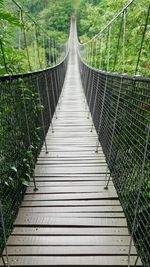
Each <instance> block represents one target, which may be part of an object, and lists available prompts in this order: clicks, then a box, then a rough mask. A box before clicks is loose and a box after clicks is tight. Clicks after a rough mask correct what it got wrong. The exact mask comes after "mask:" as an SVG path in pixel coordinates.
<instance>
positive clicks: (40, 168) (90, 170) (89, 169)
mask: <svg viewBox="0 0 150 267" xmlns="http://www.w3.org/2000/svg"><path fill="white" fill-rule="evenodd" d="M106 171H107V166H98V167H88V166H86V167H84V166H82V168H80V167H74V168H72V167H67V168H65V167H61V166H60V167H59V168H58V167H56V166H55V167H54V166H53V168H51V167H50V166H49V165H45V166H44V167H43V166H42V165H41V166H40V165H37V166H36V168H35V175H40V174H41V173H44V174H48V173H51V174H53V173H72V174H74V173H104V174H105V173H106Z"/></svg>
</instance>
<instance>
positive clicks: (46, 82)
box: [44, 73, 54, 133]
mask: <svg viewBox="0 0 150 267" xmlns="http://www.w3.org/2000/svg"><path fill="white" fill-rule="evenodd" d="M44 78H45V86H46V94H47V100H48V108H49V115H50V120H51V126H52V133H54V128H53V123H52V112H51V105H50V98H49V92H48V91H49V89H48V81H47V75H46V73H44Z"/></svg>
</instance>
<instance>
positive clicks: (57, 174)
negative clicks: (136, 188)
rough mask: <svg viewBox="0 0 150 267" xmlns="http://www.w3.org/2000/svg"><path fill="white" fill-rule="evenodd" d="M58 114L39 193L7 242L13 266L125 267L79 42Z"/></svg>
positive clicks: (124, 243) (124, 239)
mask: <svg viewBox="0 0 150 267" xmlns="http://www.w3.org/2000/svg"><path fill="white" fill-rule="evenodd" d="M73 43H74V42H73ZM57 116H58V118H57V119H56V118H54V119H53V124H54V131H55V132H54V133H52V131H51V128H50V129H49V132H48V135H47V143H48V150H49V153H48V154H45V150H44V147H43V149H42V151H41V154H40V156H39V159H38V162H37V165H36V169H35V178H36V181H37V186H38V191H36V192H34V191H33V183H32V182H31V183H30V186H29V188H28V189H27V191H26V194H25V197H24V201H23V203H22V206H21V208H20V211H19V214H18V217H17V219H16V221H15V223H14V230H13V232H12V234H11V236H10V237H9V239H8V243H7V244H8V253H9V255H10V256H9V260H10V265H11V266H53V265H57V266H62V265H64V266H66V265H67V266H69V265H71V266H73V265H79V266H84V265H85V266H87V265H91V266H94V265H99V266H127V260H128V257H127V255H128V246H129V240H130V237H129V233H128V229H127V223H126V219H125V217H124V213H123V210H122V208H121V206H120V203H119V200H118V196H117V194H116V191H115V188H114V186H113V183H112V181H111V183H110V187H109V190H104V185H105V172H106V167H107V166H106V161H105V157H104V154H103V152H102V149H101V148H100V149H99V153H98V154H97V153H95V144H96V140H97V134H96V131H95V129H94V130H93V132H90V126H91V124H92V120H91V118H90V119H87V110H85V97H84V93H83V90H82V86H81V81H80V77H79V69H78V65H77V56H76V51H75V47H74V45H73V44H72V48H71V52H70V58H69V66H68V71H67V76H66V80H65V86H64V90H63V94H62V96H61V101H60V107H57ZM135 260H136V250H135V248H134V246H133V247H132V256H131V266H133V265H134V262H135ZM137 265H138V266H141V264H140V261H139V262H138V264H137Z"/></svg>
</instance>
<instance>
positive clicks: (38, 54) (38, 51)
mask: <svg viewBox="0 0 150 267" xmlns="http://www.w3.org/2000/svg"><path fill="white" fill-rule="evenodd" d="M34 27H35V37H36V43H37V56H38V61H39V67H40V69H42V64H41V60H40V50H39V46H38V32H37V28H36V24H34Z"/></svg>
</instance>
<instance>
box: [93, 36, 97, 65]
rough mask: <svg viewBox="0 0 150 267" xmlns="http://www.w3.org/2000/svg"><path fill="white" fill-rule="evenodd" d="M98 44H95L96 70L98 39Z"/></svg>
mask: <svg viewBox="0 0 150 267" xmlns="http://www.w3.org/2000/svg"><path fill="white" fill-rule="evenodd" d="M95 42H96V44H95V63H94V66H95V68H96V63H97V43H98V42H97V39H96V41H95Z"/></svg>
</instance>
